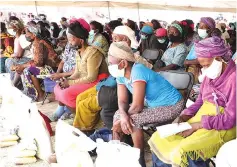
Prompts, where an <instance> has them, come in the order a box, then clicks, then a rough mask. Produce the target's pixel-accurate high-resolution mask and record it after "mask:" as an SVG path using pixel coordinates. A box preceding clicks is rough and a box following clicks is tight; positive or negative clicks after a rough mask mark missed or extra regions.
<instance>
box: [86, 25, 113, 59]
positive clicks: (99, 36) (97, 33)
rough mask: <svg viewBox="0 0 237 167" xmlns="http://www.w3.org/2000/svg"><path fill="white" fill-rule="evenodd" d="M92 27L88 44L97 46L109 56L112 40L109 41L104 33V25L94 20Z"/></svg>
mask: <svg viewBox="0 0 237 167" xmlns="http://www.w3.org/2000/svg"><path fill="white" fill-rule="evenodd" d="M90 29H91V30H90V32H89V38H88V44H89V45H91V46H94V47H95V48H97V49H98V50H99V51H101V52H102V53H103V55H104V56H105V57H107V54H108V50H109V42H110V41H107V39H106V38H105V36H104V35H103V34H104V33H103V25H102V24H101V23H99V22H97V21H92V22H90Z"/></svg>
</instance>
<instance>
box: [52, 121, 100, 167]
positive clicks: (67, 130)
mask: <svg viewBox="0 0 237 167" xmlns="http://www.w3.org/2000/svg"><path fill="white" fill-rule="evenodd" d="M95 148H96V143H95V142H94V141H92V140H91V139H90V138H88V137H87V136H86V135H85V134H84V133H82V132H81V131H80V130H78V129H76V128H74V127H72V126H70V125H68V124H67V123H65V122H63V121H61V120H59V121H58V123H57V125H56V134H55V153H56V157H57V162H58V166H60V167H66V166H68V167H69V166H70V167H94V165H93V161H92V159H91V157H90V155H89V153H88V151H92V150H94V149H95Z"/></svg>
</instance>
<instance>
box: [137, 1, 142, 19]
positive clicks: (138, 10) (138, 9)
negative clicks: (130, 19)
mask: <svg viewBox="0 0 237 167" xmlns="http://www.w3.org/2000/svg"><path fill="white" fill-rule="evenodd" d="M137 14H138V24H139V23H140V21H141V18H140V6H139V3H137Z"/></svg>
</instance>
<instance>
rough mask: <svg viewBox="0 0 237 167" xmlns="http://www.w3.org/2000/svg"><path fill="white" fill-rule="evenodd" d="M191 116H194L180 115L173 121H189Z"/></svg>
mask: <svg viewBox="0 0 237 167" xmlns="http://www.w3.org/2000/svg"><path fill="white" fill-rule="evenodd" d="M190 118H192V116H191V115H180V116H179V117H178V118H176V119H175V120H174V121H173V123H178V124H179V123H182V122H187V121H188V120H189V119H190Z"/></svg>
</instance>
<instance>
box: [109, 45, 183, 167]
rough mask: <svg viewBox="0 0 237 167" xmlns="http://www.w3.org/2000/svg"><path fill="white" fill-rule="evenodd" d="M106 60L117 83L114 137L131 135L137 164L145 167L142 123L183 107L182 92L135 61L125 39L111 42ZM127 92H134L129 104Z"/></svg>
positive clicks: (172, 116)
mask: <svg viewBox="0 0 237 167" xmlns="http://www.w3.org/2000/svg"><path fill="white" fill-rule="evenodd" d="M108 60H109V72H110V74H111V75H112V76H114V77H115V78H116V79H117V87H118V90H117V91H118V106H119V109H118V111H117V112H116V113H115V115H114V124H113V128H112V129H113V139H114V140H121V139H122V136H123V135H124V134H126V135H132V140H133V143H134V147H136V148H139V149H140V151H141V157H140V164H141V165H142V167H145V166H146V165H145V162H144V141H143V140H144V136H143V130H142V127H143V126H144V125H145V124H149V123H157V122H159V123H164V122H165V121H167V120H174V119H175V118H176V117H177V116H178V115H179V114H180V112H181V110H182V106H183V103H184V101H183V99H182V95H181V94H180V93H179V91H178V90H176V89H175V88H174V87H173V86H172V85H171V84H170V83H169V82H168V81H166V80H165V79H164V78H163V77H161V75H160V74H158V73H156V72H154V71H152V70H151V69H149V68H147V67H146V66H144V65H143V64H140V63H138V62H137V60H136V59H135V57H134V54H133V52H132V50H131V48H130V47H129V46H128V45H127V43H126V42H115V43H112V44H111V46H110V48H109V57H108ZM128 92H130V93H132V96H133V98H132V103H131V105H129V100H128V99H129V97H128ZM144 102H145V103H146V107H145V106H144Z"/></svg>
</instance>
